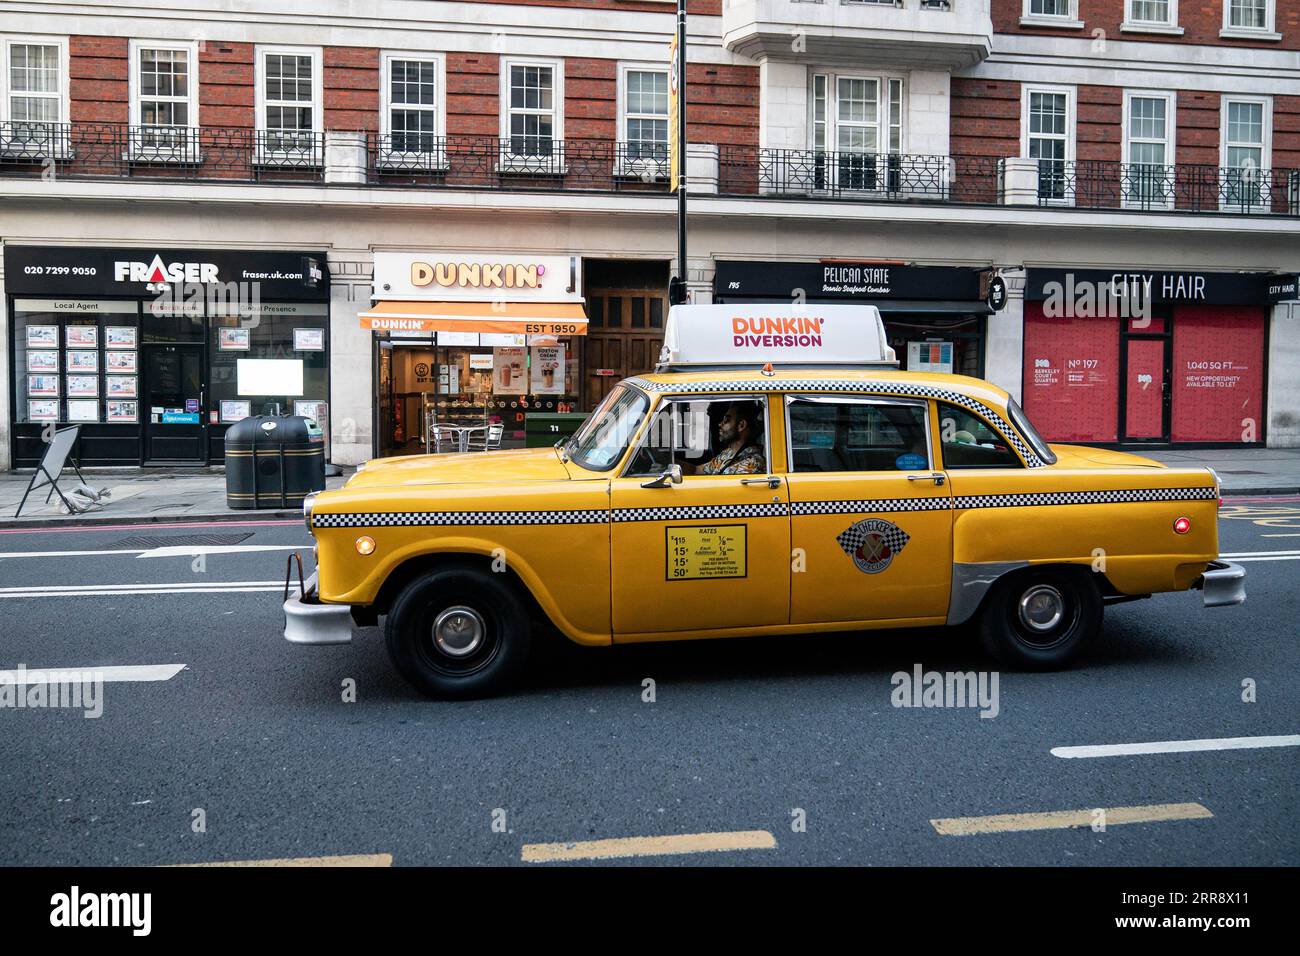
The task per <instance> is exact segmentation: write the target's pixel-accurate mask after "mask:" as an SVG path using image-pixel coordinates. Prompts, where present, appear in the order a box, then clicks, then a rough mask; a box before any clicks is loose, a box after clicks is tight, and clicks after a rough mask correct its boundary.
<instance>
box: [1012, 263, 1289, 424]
mask: <svg viewBox="0 0 1300 956" xmlns="http://www.w3.org/2000/svg"><path fill="white" fill-rule="evenodd" d="M1294 279H1295V277H1294V276H1278V275H1275V274H1271V273H1241V272H1233V273H1226V272H1176V271H1158V270H1149V271H1141V270H1128V271H1116V270H1101V269H1074V270H1066V269H1032V268H1031V269H1029V270H1028V272H1027V275H1026V282H1025V311H1024V314H1025V326H1024V366H1023V368H1024V382H1023V400H1022V405H1023V406H1024V409H1025V411H1026V412H1028V413H1029V415H1030V416H1031V417H1032V418H1033V420H1034V423H1035V425H1037V427H1038V429H1039V430H1040V431H1041V432H1042V433H1043V435H1044V437H1046V438H1047V439H1049V440H1052V441H1073V442H1088V443H1095V444H1120V445H1142V444H1148V445H1150V444H1178V443H1186V444H1197V445H1219V444H1225V445H1242V444H1245V445H1263V444H1264V443H1265V439H1266V435H1265V423H1266V421H1267V418H1266V409H1265V407H1264V406H1265V392H1266V383H1267V381H1268V368H1267V356H1268V345H1269V343H1268V326H1269V315H1270V311H1271V309H1272V305H1273V304H1274V303H1276V302H1279V301H1285V300H1288V299H1293V298H1295V281H1294Z"/></svg>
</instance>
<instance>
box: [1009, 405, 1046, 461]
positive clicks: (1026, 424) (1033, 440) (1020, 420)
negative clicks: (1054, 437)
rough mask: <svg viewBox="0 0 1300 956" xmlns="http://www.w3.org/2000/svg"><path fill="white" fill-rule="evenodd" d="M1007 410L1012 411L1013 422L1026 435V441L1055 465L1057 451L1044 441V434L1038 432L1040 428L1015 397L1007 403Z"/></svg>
mask: <svg viewBox="0 0 1300 956" xmlns="http://www.w3.org/2000/svg"><path fill="white" fill-rule="evenodd" d="M1007 411H1008V412H1010V413H1011V424H1012V425H1014V426H1015V427H1016V428H1017V429H1019V431H1020V434H1022V435H1024V436H1025V441H1027V442H1029V444H1030V447H1032V448H1033V449H1034V451H1035V452H1036V453H1037V454H1038V457H1039V458H1041V459H1043V461H1045V462H1047V463H1048V464H1049V465H1055V464H1056V453H1055V452H1054V451H1052V448H1051V446H1050V445H1048V444H1047V442H1045V441H1043V436H1042V435H1040V434H1038V429H1036V428H1035V427H1034V425H1033V423H1032V422H1031V421H1030V420H1029V417H1028V416H1027V415H1026V414H1025V410H1024V409H1023V408H1021V407H1020V406H1019V405H1017V404H1016V400H1015V399H1014V398H1013V399H1011V401H1010V402H1008V403H1007Z"/></svg>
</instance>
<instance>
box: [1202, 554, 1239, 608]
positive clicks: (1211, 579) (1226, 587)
mask: <svg viewBox="0 0 1300 956" xmlns="http://www.w3.org/2000/svg"><path fill="white" fill-rule="evenodd" d="M1193 587H1195V588H1197V589H1199V590H1200V592H1201V598H1202V600H1203V601H1204V602H1205V606H1206V607H1230V606H1231V605H1233V604H1242V603H1244V602H1245V600H1246V569H1245V568H1243V567H1242V566H1241V565H1240V564H1233V563H1232V562H1231V561H1211V562H1210V566H1209V568H1208V569H1207V570H1206V572H1205V573H1204V574H1202V575H1201V578H1200V580H1199V581H1197V582H1196V584H1195V585H1193Z"/></svg>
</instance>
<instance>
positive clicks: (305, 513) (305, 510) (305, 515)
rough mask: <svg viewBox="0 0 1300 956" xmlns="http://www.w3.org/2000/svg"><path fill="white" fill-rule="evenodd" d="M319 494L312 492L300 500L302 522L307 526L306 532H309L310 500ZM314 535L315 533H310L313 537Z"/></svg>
mask: <svg viewBox="0 0 1300 956" xmlns="http://www.w3.org/2000/svg"><path fill="white" fill-rule="evenodd" d="M319 493H320V492H317V491H313V492H312V493H311V494H309V495H307V497H305V498H303V499H302V520H303V521H304V522H305V523H306V525H307V530H308V531H311V506H312V499H313V498H315V497H316V495H318V494H319ZM315 533H316V532H314V531H312V534H313V535H314V534H315Z"/></svg>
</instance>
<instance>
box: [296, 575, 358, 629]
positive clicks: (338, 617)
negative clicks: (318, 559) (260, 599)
mask: <svg viewBox="0 0 1300 956" xmlns="http://www.w3.org/2000/svg"><path fill="white" fill-rule="evenodd" d="M316 579H317V572H315V571H313V572H312V573H311V577H309V578H308V579H307V582H306V586H305V587H304V589H303V590H302V591H301V592H298V593H296V594H294V595H293V596H291V597H290V598H289V599H288V600H287V601H285V602H284V639H285V640H286V641H289V642H290V643H292V644H349V643H351V642H352V608H350V607H348V606H347V605H346V604H321V603H320V599H319V598H318V597H317V596H316V591H317V588H316Z"/></svg>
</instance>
